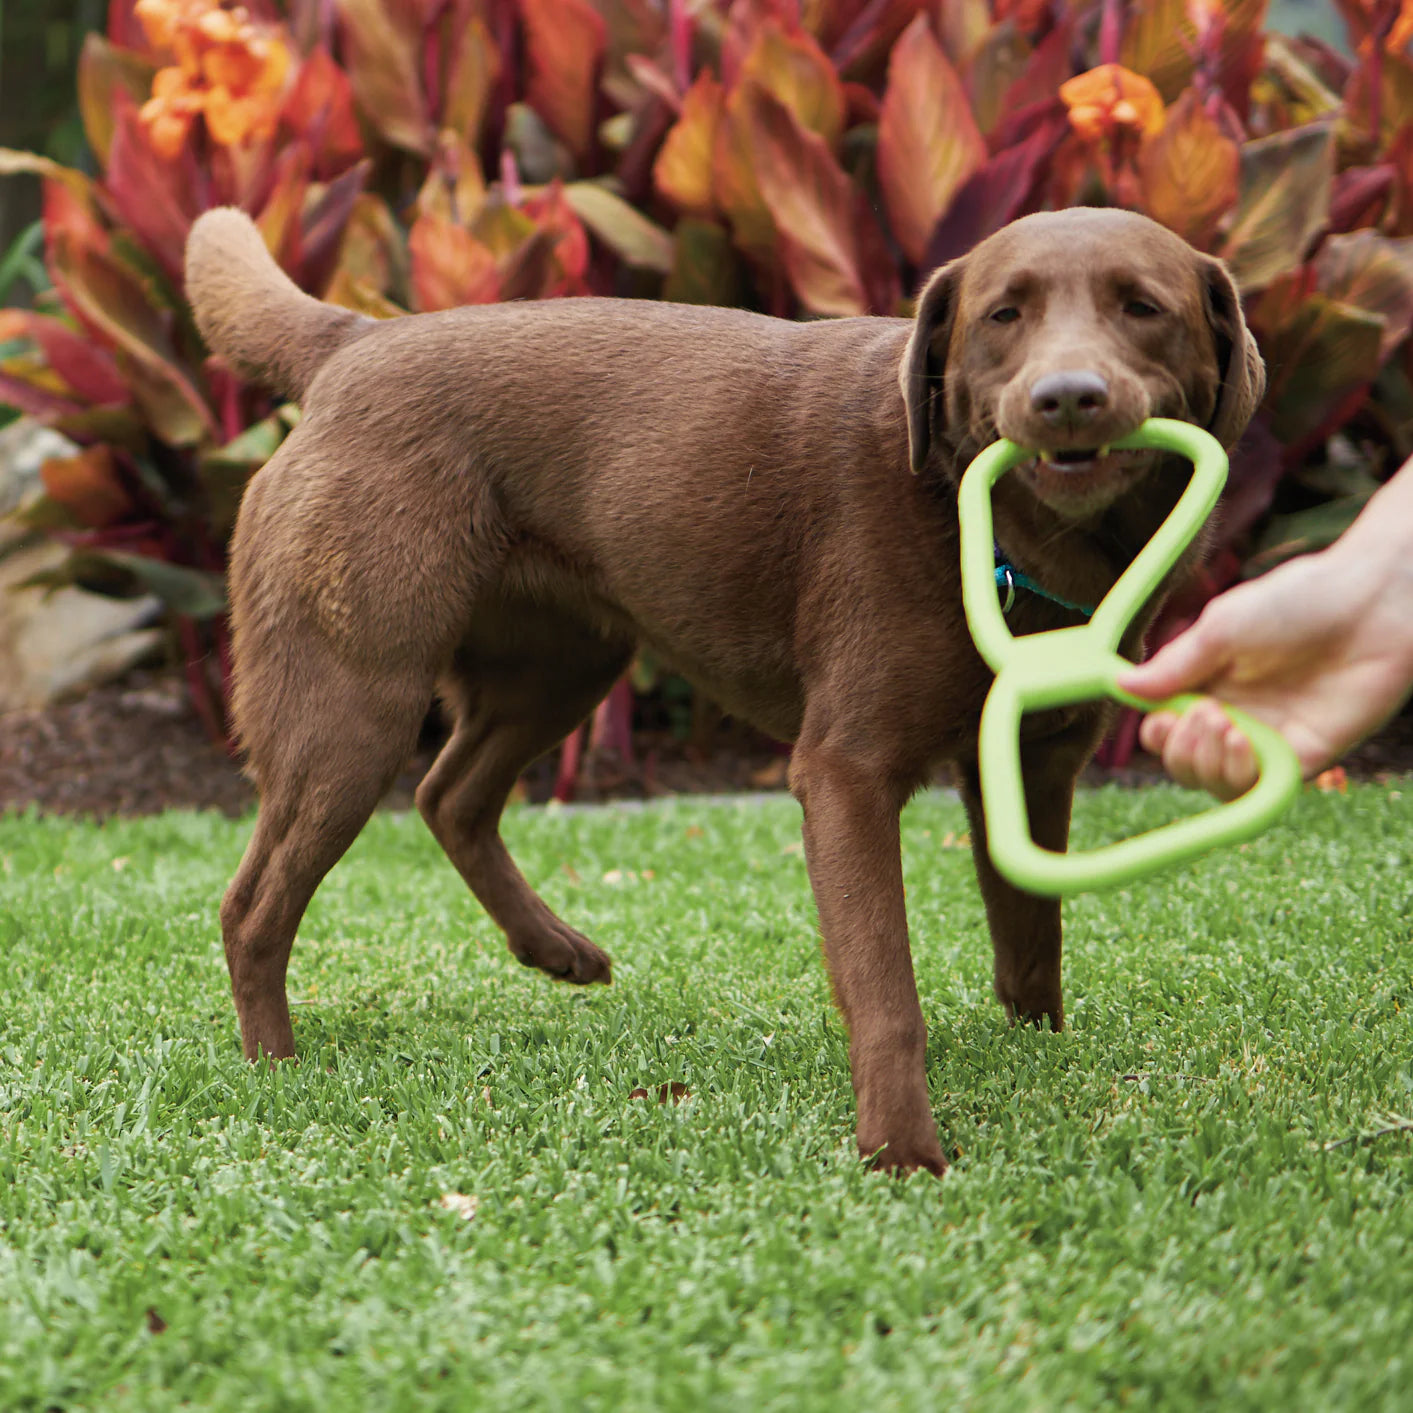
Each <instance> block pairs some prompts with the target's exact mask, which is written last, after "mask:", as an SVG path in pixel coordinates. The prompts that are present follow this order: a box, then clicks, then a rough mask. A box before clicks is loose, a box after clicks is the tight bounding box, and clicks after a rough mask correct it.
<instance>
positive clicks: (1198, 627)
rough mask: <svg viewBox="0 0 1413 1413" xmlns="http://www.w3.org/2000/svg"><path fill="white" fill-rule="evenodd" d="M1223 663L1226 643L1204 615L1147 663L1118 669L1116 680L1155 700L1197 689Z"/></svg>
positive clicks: (1218, 670)
mask: <svg viewBox="0 0 1413 1413" xmlns="http://www.w3.org/2000/svg"><path fill="white" fill-rule="evenodd" d="M1226 665H1227V651H1226V645H1225V643H1224V641H1223V639H1222V636H1221V635H1220V634H1218V633H1215V632H1213V631H1212V627H1211V623H1210V620H1209V619H1208V618H1207V617H1206V616H1205V615H1204V616H1203V617H1201V618H1199V619H1198V620H1197V622H1196V623H1194V624H1193V625H1192V627H1191V628H1189V629H1187V630H1186V631H1185V632H1182V633H1179V634H1178V636H1177V637H1176V638H1174V639H1173V640H1172V641H1171V642H1170V643H1166V644H1165V645H1164V646H1163V647H1162V648H1160V649H1159V651H1158V652H1157V653H1155V654H1154V655H1153V657H1151V658H1150V659H1149V660H1148V661H1147V662H1145V663H1142V664H1141V665H1140V666H1138V667H1133V668H1130V669H1129V670H1128V671H1127V672H1121V673H1120V674H1119V679H1118V682H1119V686H1120V687H1122V688H1123V689H1124V691H1126V692H1132V693H1133V695H1134V696H1136V697H1146V698H1148V699H1150V700H1157V699H1160V698H1162V697H1171V696H1172V695H1173V694H1174V693H1176V692H1184V691H1191V690H1193V689H1195V688H1200V687H1201V686H1202V685H1203V684H1204V683H1206V682H1207V681H1209V680H1210V679H1211V678H1212V677H1214V676H1215V675H1216V674H1217V673H1218V672H1220V671H1221V670H1222V669H1223V668H1224V667H1225V666H1226Z"/></svg>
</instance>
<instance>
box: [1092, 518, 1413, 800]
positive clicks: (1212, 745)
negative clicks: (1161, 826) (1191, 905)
mask: <svg viewBox="0 0 1413 1413" xmlns="http://www.w3.org/2000/svg"><path fill="white" fill-rule="evenodd" d="M1360 525H1361V526H1362V525H1363V519H1361V521H1360ZM1356 528H1358V527H1356ZM1406 534H1407V531H1406V529H1405V530H1404V531H1403V535H1404V536H1405V537H1406ZM1389 538H1390V537H1389V536H1388V535H1387V534H1386V533H1384V532H1382V531H1380V532H1379V534H1378V540H1379V541H1384V540H1387V539H1389ZM1373 547H1374V546H1373V544H1372V543H1371V540H1370V536H1369V535H1368V534H1365V535H1362V536H1356V535H1355V533H1354V531H1351V532H1350V533H1349V534H1348V535H1347V536H1346V537H1345V539H1344V540H1341V541H1340V542H1338V543H1337V544H1336V545H1334V546H1332V547H1331V548H1330V549H1328V550H1325V551H1323V552H1322V553H1320V554H1316V555H1307V556H1303V557H1301V558H1299V559H1294V560H1290V561H1288V562H1287V563H1285V564H1283V565H1281V566H1280V567H1279V568H1277V569H1273V570H1272V571H1271V572H1270V573H1269V574H1266V575H1263V576H1262V577H1261V578H1259V579H1254V580H1252V581H1250V582H1249V583H1246V584H1241V585H1238V586H1237V587H1236V588H1234V589H1231V590H1230V591H1228V592H1227V593H1225V594H1222V595H1220V596H1219V597H1218V598H1215V599H1213V600H1212V601H1211V602H1210V603H1209V604H1208V605H1207V607H1206V608H1205V609H1204V610H1203V612H1202V615H1201V617H1200V618H1198V620H1197V622H1196V623H1194V624H1193V626H1192V627H1191V628H1189V629H1188V630H1187V631H1186V632H1185V633H1182V634H1180V635H1179V636H1178V637H1177V638H1174V639H1173V641H1172V642H1170V643H1168V644H1167V645H1166V646H1165V647H1164V648H1163V649H1162V650H1161V651H1160V652H1159V653H1157V654H1156V655H1155V656H1154V657H1153V658H1152V660H1151V661H1149V662H1147V663H1144V664H1143V665H1142V666H1140V667H1135V668H1134V669H1132V670H1131V671H1129V672H1125V673H1123V674H1122V675H1121V676H1120V678H1119V685H1120V686H1121V687H1123V688H1124V689H1125V690H1126V691H1129V692H1132V693H1133V694H1134V695H1135V696H1140V697H1144V698H1148V699H1158V698H1163V697H1168V696H1171V695H1173V694H1174V693H1176V692H1183V691H1197V692H1201V693H1204V694H1205V695H1204V696H1203V698H1202V700H1200V701H1198V702H1197V703H1195V704H1194V705H1193V706H1191V707H1189V708H1188V710H1187V711H1185V712H1183V713H1182V714H1181V715H1180V716H1179V715H1177V714H1175V713H1173V712H1154V713H1153V714H1152V715H1150V716H1148V717H1146V718H1145V719H1144V722H1143V725H1142V727H1141V729H1140V732H1139V739H1140V740H1141V741H1142V742H1143V745H1144V746H1145V747H1146V748H1147V749H1148V750H1150V751H1152V752H1153V753H1154V754H1155V755H1160V756H1161V757H1162V760H1163V765H1164V767H1165V768H1166V770H1167V771H1168V774H1169V775H1171V776H1172V777H1173V779H1174V780H1176V781H1178V783H1179V784H1182V785H1187V786H1189V787H1197V788H1201V789H1204V790H1208V791H1210V792H1211V793H1212V794H1214V795H1216V796H1217V797H1218V798H1220V799H1234V798H1235V797H1236V796H1237V795H1240V794H1243V793H1244V792H1245V791H1246V790H1248V789H1249V788H1250V787H1251V786H1252V785H1253V784H1254V783H1255V782H1256V777H1257V769H1256V761H1255V757H1254V756H1253V754H1252V751H1251V745H1250V743H1249V742H1248V741H1247V739H1246V737H1245V736H1243V735H1242V733H1241V731H1240V730H1239V729H1238V728H1237V727H1236V726H1235V725H1234V724H1233V723H1232V722H1231V720H1230V719H1229V718H1228V717H1227V716H1226V714H1225V713H1224V712H1223V711H1222V709H1221V706H1220V705H1218V702H1223V703H1227V704H1229V705H1231V706H1234V707H1240V708H1241V709H1242V710H1243V711H1246V712H1249V713H1250V714H1251V715H1252V716H1254V717H1256V718H1258V719H1259V720H1261V721H1264V722H1266V723H1267V724H1269V725H1271V726H1274V727H1275V728H1276V730H1278V731H1279V732H1280V733H1281V734H1282V735H1283V736H1284V737H1285V738H1286V740H1287V741H1289V742H1290V744H1291V746H1292V748H1293V749H1294V751H1295V754H1296V756H1297V758H1298V759H1299V761H1300V767H1301V770H1302V772H1303V773H1304V775H1305V776H1306V778H1307V779H1308V778H1310V777H1311V776H1313V775H1315V774H1316V773H1318V772H1319V771H1321V770H1323V769H1324V768H1325V767H1326V766H1328V765H1329V764H1330V763H1331V762H1332V761H1334V760H1335V759H1336V758H1337V757H1338V756H1340V755H1341V754H1342V753H1343V752H1345V751H1346V750H1348V749H1349V748H1350V747H1351V746H1353V745H1355V744H1356V743H1357V742H1359V741H1361V740H1362V739H1363V738H1364V737H1365V736H1367V735H1368V734H1369V733H1370V732H1371V731H1373V730H1375V729H1376V728H1377V727H1378V726H1380V725H1382V723H1383V722H1385V721H1386V720H1388V718H1389V717H1390V716H1392V715H1393V714H1394V713H1395V712H1396V711H1397V710H1398V708H1399V707H1400V706H1401V705H1402V704H1403V702H1404V701H1405V700H1407V698H1408V695H1409V691H1410V688H1413V570H1410V565H1409V553H1408V548H1407V547H1406V546H1405V547H1403V548H1402V553H1401V554H1400V555H1398V556H1396V557H1391V556H1390V555H1389V554H1387V553H1382V552H1380V553H1371V552H1370V551H1371V549H1372V548H1373Z"/></svg>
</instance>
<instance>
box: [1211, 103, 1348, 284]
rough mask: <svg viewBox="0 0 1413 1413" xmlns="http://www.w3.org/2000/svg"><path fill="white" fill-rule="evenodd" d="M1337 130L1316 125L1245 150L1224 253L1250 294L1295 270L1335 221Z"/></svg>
mask: <svg viewBox="0 0 1413 1413" xmlns="http://www.w3.org/2000/svg"><path fill="white" fill-rule="evenodd" d="M1333 179H1334V131H1333V129H1332V128H1331V127H1330V126H1329V125H1328V124H1326V123H1311V124H1308V125H1307V126H1305V127H1303V128H1292V129H1291V130H1290V131H1289V132H1278V133H1273V134H1272V135H1271V136H1270V137H1262V138H1258V139H1257V140H1256V141H1255V142H1248V143H1246V145H1245V146H1244V147H1242V149H1241V178H1240V185H1239V195H1238V197H1237V204H1236V212H1235V214H1234V215H1233V217H1232V223H1231V225H1230V227H1229V228H1228V230H1227V236H1226V241H1225V242H1224V244H1223V246H1222V250H1221V252H1220V253H1221V255H1222V256H1223V258H1224V259H1225V260H1226V261H1227V263H1228V264H1229V265H1230V266H1231V269H1232V274H1233V275H1234V276H1235V277H1236V282H1237V285H1238V286H1239V287H1240V289H1241V290H1242V291H1243V292H1245V291H1247V290H1253V289H1260V288H1262V287H1263V286H1265V285H1268V284H1270V282H1271V281H1272V280H1274V279H1276V278H1277V277H1278V276H1280V275H1283V274H1285V273H1286V272H1287V271H1289V270H1293V269H1295V268H1296V266H1297V265H1299V264H1300V263H1301V262H1302V261H1303V260H1304V259H1305V256H1306V253H1307V252H1308V251H1309V249H1310V246H1311V244H1312V243H1313V242H1314V240H1315V237H1316V236H1318V235H1319V234H1320V232H1321V231H1322V230H1324V228H1325V225H1326V223H1327V221H1328V219H1329V207H1330V189H1331V184H1332V182H1333Z"/></svg>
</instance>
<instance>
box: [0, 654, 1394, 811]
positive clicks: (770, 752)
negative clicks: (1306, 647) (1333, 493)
mask: <svg viewBox="0 0 1413 1413" xmlns="http://www.w3.org/2000/svg"><path fill="white" fill-rule="evenodd" d="M436 737H437V733H436V730H435V727H429V729H428V731H427V732H426V733H425V736H424V740H423V742H422V743H421V744H420V745H419V747H418V750H417V751H416V753H415V754H414V755H413V757H412V759H411V760H409V762H408V763H407V766H406V767H405V768H404V770H403V772H402V774H401V775H400V777H399V778H398V780H397V782H396V784H395V785H394V786H393V788H392V790H391V791H390V792H389V794H388V796H387V798H386V799H385V801H384V804H385V806H387V807H391V808H404V809H405V808H407V807H408V806H410V805H411V803H412V792H413V790H415V788H416V786H417V782H418V781H419V780H420V779H421V778H422V774H423V773H424V772H425V771H426V769H427V767H428V766H429V765H430V764H431V761H432V757H433V756H434V755H435V754H436V748H437V744H438V742H437V739H436ZM635 743H636V744H637V746H638V748H639V757H638V759H637V760H636V761H635V762H634V763H633V765H632V766H631V767H625V766H624V765H623V764H622V763H621V762H620V761H618V759H617V758H616V757H615V756H613V755H611V754H602V755H599V756H597V757H595V756H592V755H591V756H590V758H589V759H588V761H587V764H586V767H585V772H584V775H583V777H582V780H581V785H580V788H579V790H578V792H577V795H576V798H577V799H579V800H582V801H585V802H594V801H600V800H606V799H614V798H643V797H645V796H648V795H660V794H700V793H706V794H722V793H729V792H733V791H742V790H752V791H758V790H773V789H784V788H785V767H786V756H785V754H784V753H783V751H782V749H781V748H780V747H778V746H775V745H773V744H772V743H771V742H769V741H766V740H764V739H762V738H761V737H759V736H756V735H754V734H753V733H751V732H749V731H747V730H745V729H744V728H741V727H739V726H734V725H732V724H731V723H730V722H725V723H722V724H721V725H720V726H719V727H718V728H717V729H716V730H715V731H714V732H712V733H711V735H710V737H709V738H708V742H707V744H706V746H705V747H703V746H697V747H691V746H687V745H684V744H683V743H682V742H680V741H678V740H676V739H675V738H674V737H673V736H672V734H671V733H669V732H666V731H663V732H657V733H651V732H649V733H640V734H639V735H638V736H636V737H635ZM1344 766H1345V769H1346V770H1347V772H1348V773H1349V775H1350V776H1351V777H1354V778H1363V779H1378V778H1381V777H1386V776H1390V775H1401V774H1406V773H1410V772H1413V711H1405V712H1404V713H1403V715H1402V716H1400V717H1397V718H1395V719H1394V721H1392V722H1391V723H1390V724H1389V725H1388V726H1387V727H1386V728H1385V729H1384V730H1383V731H1382V732H1380V733H1379V734H1378V735H1377V736H1375V737H1373V738H1372V739H1371V740H1369V741H1367V742H1365V743H1364V745H1362V746H1361V747H1359V749H1358V750H1357V751H1355V752H1353V753H1352V755H1351V756H1350V757H1349V758H1348V759H1347V760H1346V761H1345V762H1344ZM554 768H555V760H554V757H553V756H550V757H546V758H545V759H544V760H542V761H540V762H539V763H538V764H537V765H536V766H534V767H532V768H531V770H530V771H529V772H527V774H526V777H525V780H524V782H523V785H522V788H523V791H524V795H525V797H526V798H528V799H531V800H536V801H539V800H544V799H547V798H548V797H549V794H550V791H551V789H552V788H553V784H554ZM1158 775H1159V772H1158V769H1157V765H1156V762H1154V761H1153V760H1152V758H1151V757H1147V756H1142V755H1140V756H1137V757H1135V759H1134V761H1133V762H1132V763H1130V764H1129V765H1128V766H1126V767H1125V768H1124V769H1123V770H1120V771H1106V770H1102V769H1100V768H1099V767H1096V766H1091V767H1090V776H1089V778H1090V779H1091V780H1092V781H1094V782H1095V783H1098V782H1100V781H1103V780H1119V781H1120V782H1122V783H1124V784H1141V783H1143V782H1144V781H1146V780H1151V779H1156V778H1158ZM254 801H255V791H254V789H253V787H252V786H251V784H250V782H249V781H248V780H246V778H245V777H244V776H243V775H242V774H241V771H240V766H239V763H238V762H237V761H236V760H234V759H232V758H231V756H230V755H229V754H227V753H226V751H225V750H223V749H222V748H220V747H219V746H216V745H213V744H212V742H211V740H210V738H209V737H208V736H207V735H206V733H205V731H204V730H203V728H202V726H201V723H200V721H199V720H198V719H197V717H196V714H195V713H194V712H193V711H192V709H191V706H190V703H189V701H188V699H187V696H186V689H185V685H184V683H183V681H182V679H181V677H180V676H179V675H178V674H176V673H173V672H165V671H138V672H134V673H132V674H131V675H130V676H129V677H127V678H126V679H124V680H123V681H121V682H118V683H114V684H112V685H110V686H106V687H101V688H99V689H97V690H95V691H93V692H90V693H89V694H88V695H87V696H84V697H82V698H80V699H79V700H77V701H73V702H66V703H63V704H61V705H59V706H56V707H51V708H50V709H49V710H47V711H42V712H10V713H7V714H5V715H0V811H4V810H7V809H23V808H26V807H30V806H33V807H35V808H37V809H39V810H40V811H42V812H44V813H48V814H74V815H89V816H95V817H98V818H106V817H108V816H112V815H142V814H154V813H156V812H158V811H159V810H163V809H169V808H181V809H214V810H219V811H221V812H222V813H223V814H228V815H237V814H241V813H243V812H244V811H245V810H247V809H249V808H250V807H251V805H253V803H254Z"/></svg>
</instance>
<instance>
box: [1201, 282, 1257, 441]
mask: <svg viewBox="0 0 1413 1413" xmlns="http://www.w3.org/2000/svg"><path fill="white" fill-rule="evenodd" d="M1201 273H1202V276H1203V278H1204V280H1205V281H1206V285H1207V318H1208V320H1209V322H1210V323H1211V325H1212V332H1213V334H1215V336H1216V340H1217V366H1218V367H1219V369H1220V370H1221V380H1222V381H1221V386H1220V387H1219V388H1218V389H1217V405H1216V407H1215V408H1214V409H1213V411H1212V419H1211V421H1210V422H1209V423H1208V424H1207V430H1208V431H1209V432H1211V434H1212V435H1213V436H1214V437H1216V439H1217V440H1218V441H1219V442H1221V444H1222V445H1223V446H1224V447H1232V446H1234V445H1235V444H1236V442H1237V441H1238V440H1239V439H1240V437H1241V434H1242V433H1243V432H1244V431H1245V430H1246V424H1247V423H1248V422H1249V421H1250V420H1251V418H1252V416H1253V415H1254V414H1255V412H1256V409H1257V407H1259V406H1260V403H1261V399H1262V397H1264V396H1265V393H1266V365H1265V363H1264V362H1263V361H1262V359H1261V353H1260V350H1259V349H1257V347H1256V340H1255V339H1254V338H1253V337H1252V336H1251V330H1250V329H1248V328H1247V327H1246V320H1245V319H1243V318H1242V316H1241V296H1240V295H1239V294H1237V292H1236V285H1235V283H1234V282H1233V280H1232V277H1231V274H1230V273H1229V272H1228V270H1227V267H1226V266H1225V265H1224V264H1222V262H1221V261H1220V260H1216V259H1213V258H1211V257H1203V260H1202V271H1201Z"/></svg>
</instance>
